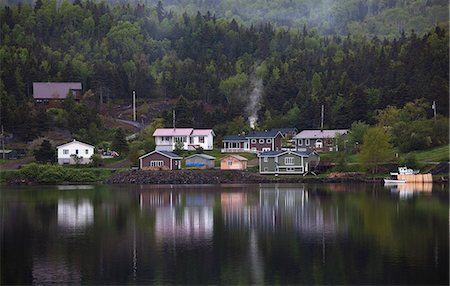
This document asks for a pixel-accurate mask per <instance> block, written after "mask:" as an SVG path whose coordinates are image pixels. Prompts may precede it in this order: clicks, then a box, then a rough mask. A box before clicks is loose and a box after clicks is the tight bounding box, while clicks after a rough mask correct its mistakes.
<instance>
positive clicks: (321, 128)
mask: <svg viewBox="0 0 450 286" xmlns="http://www.w3.org/2000/svg"><path fill="white" fill-rule="evenodd" d="M323 108H324V107H323V104H322V113H321V114H322V115H321V121H320V131H322V130H323V111H324V110H323Z"/></svg>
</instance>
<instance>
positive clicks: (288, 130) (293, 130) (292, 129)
mask: <svg viewBox="0 0 450 286" xmlns="http://www.w3.org/2000/svg"><path fill="white" fill-rule="evenodd" d="M272 130H275V131H280V132H281V133H297V132H298V130H297V128H295V127H287V128H272ZM272 130H270V131H272Z"/></svg>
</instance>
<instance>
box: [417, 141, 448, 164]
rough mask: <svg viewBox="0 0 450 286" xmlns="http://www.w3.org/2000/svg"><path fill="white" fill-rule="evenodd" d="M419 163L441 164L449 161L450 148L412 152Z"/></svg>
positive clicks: (443, 147) (446, 146)
mask: <svg viewBox="0 0 450 286" xmlns="http://www.w3.org/2000/svg"><path fill="white" fill-rule="evenodd" d="M411 153H412V154H414V155H415V156H416V159H417V160H418V161H427V162H440V161H448V160H449V157H450V156H449V146H448V145H444V146H441V147H437V148H434V149H431V150H424V151H414V152H411Z"/></svg>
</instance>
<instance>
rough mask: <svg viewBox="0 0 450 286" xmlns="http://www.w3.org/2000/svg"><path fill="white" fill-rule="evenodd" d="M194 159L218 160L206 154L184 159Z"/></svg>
mask: <svg viewBox="0 0 450 286" xmlns="http://www.w3.org/2000/svg"><path fill="white" fill-rule="evenodd" d="M194 157H200V158H203V159H206V160H214V159H216V158H215V157H213V156H209V155H206V154H193V155H191V156H189V157H186V158H184V159H185V160H187V159H191V158H194Z"/></svg>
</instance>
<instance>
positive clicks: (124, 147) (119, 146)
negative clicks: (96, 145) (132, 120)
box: [111, 128, 128, 154]
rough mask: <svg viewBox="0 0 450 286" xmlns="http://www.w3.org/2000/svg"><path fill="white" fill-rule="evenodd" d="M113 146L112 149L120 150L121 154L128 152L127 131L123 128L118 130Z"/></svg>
mask: <svg viewBox="0 0 450 286" xmlns="http://www.w3.org/2000/svg"><path fill="white" fill-rule="evenodd" d="M111 148H112V150H114V151H117V152H119V154H120V153H121V152H125V153H126V152H128V143H127V140H126V139H125V132H124V131H123V130H122V129H121V128H119V129H117V130H116V133H115V134H114V139H113V141H112V144H111Z"/></svg>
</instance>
